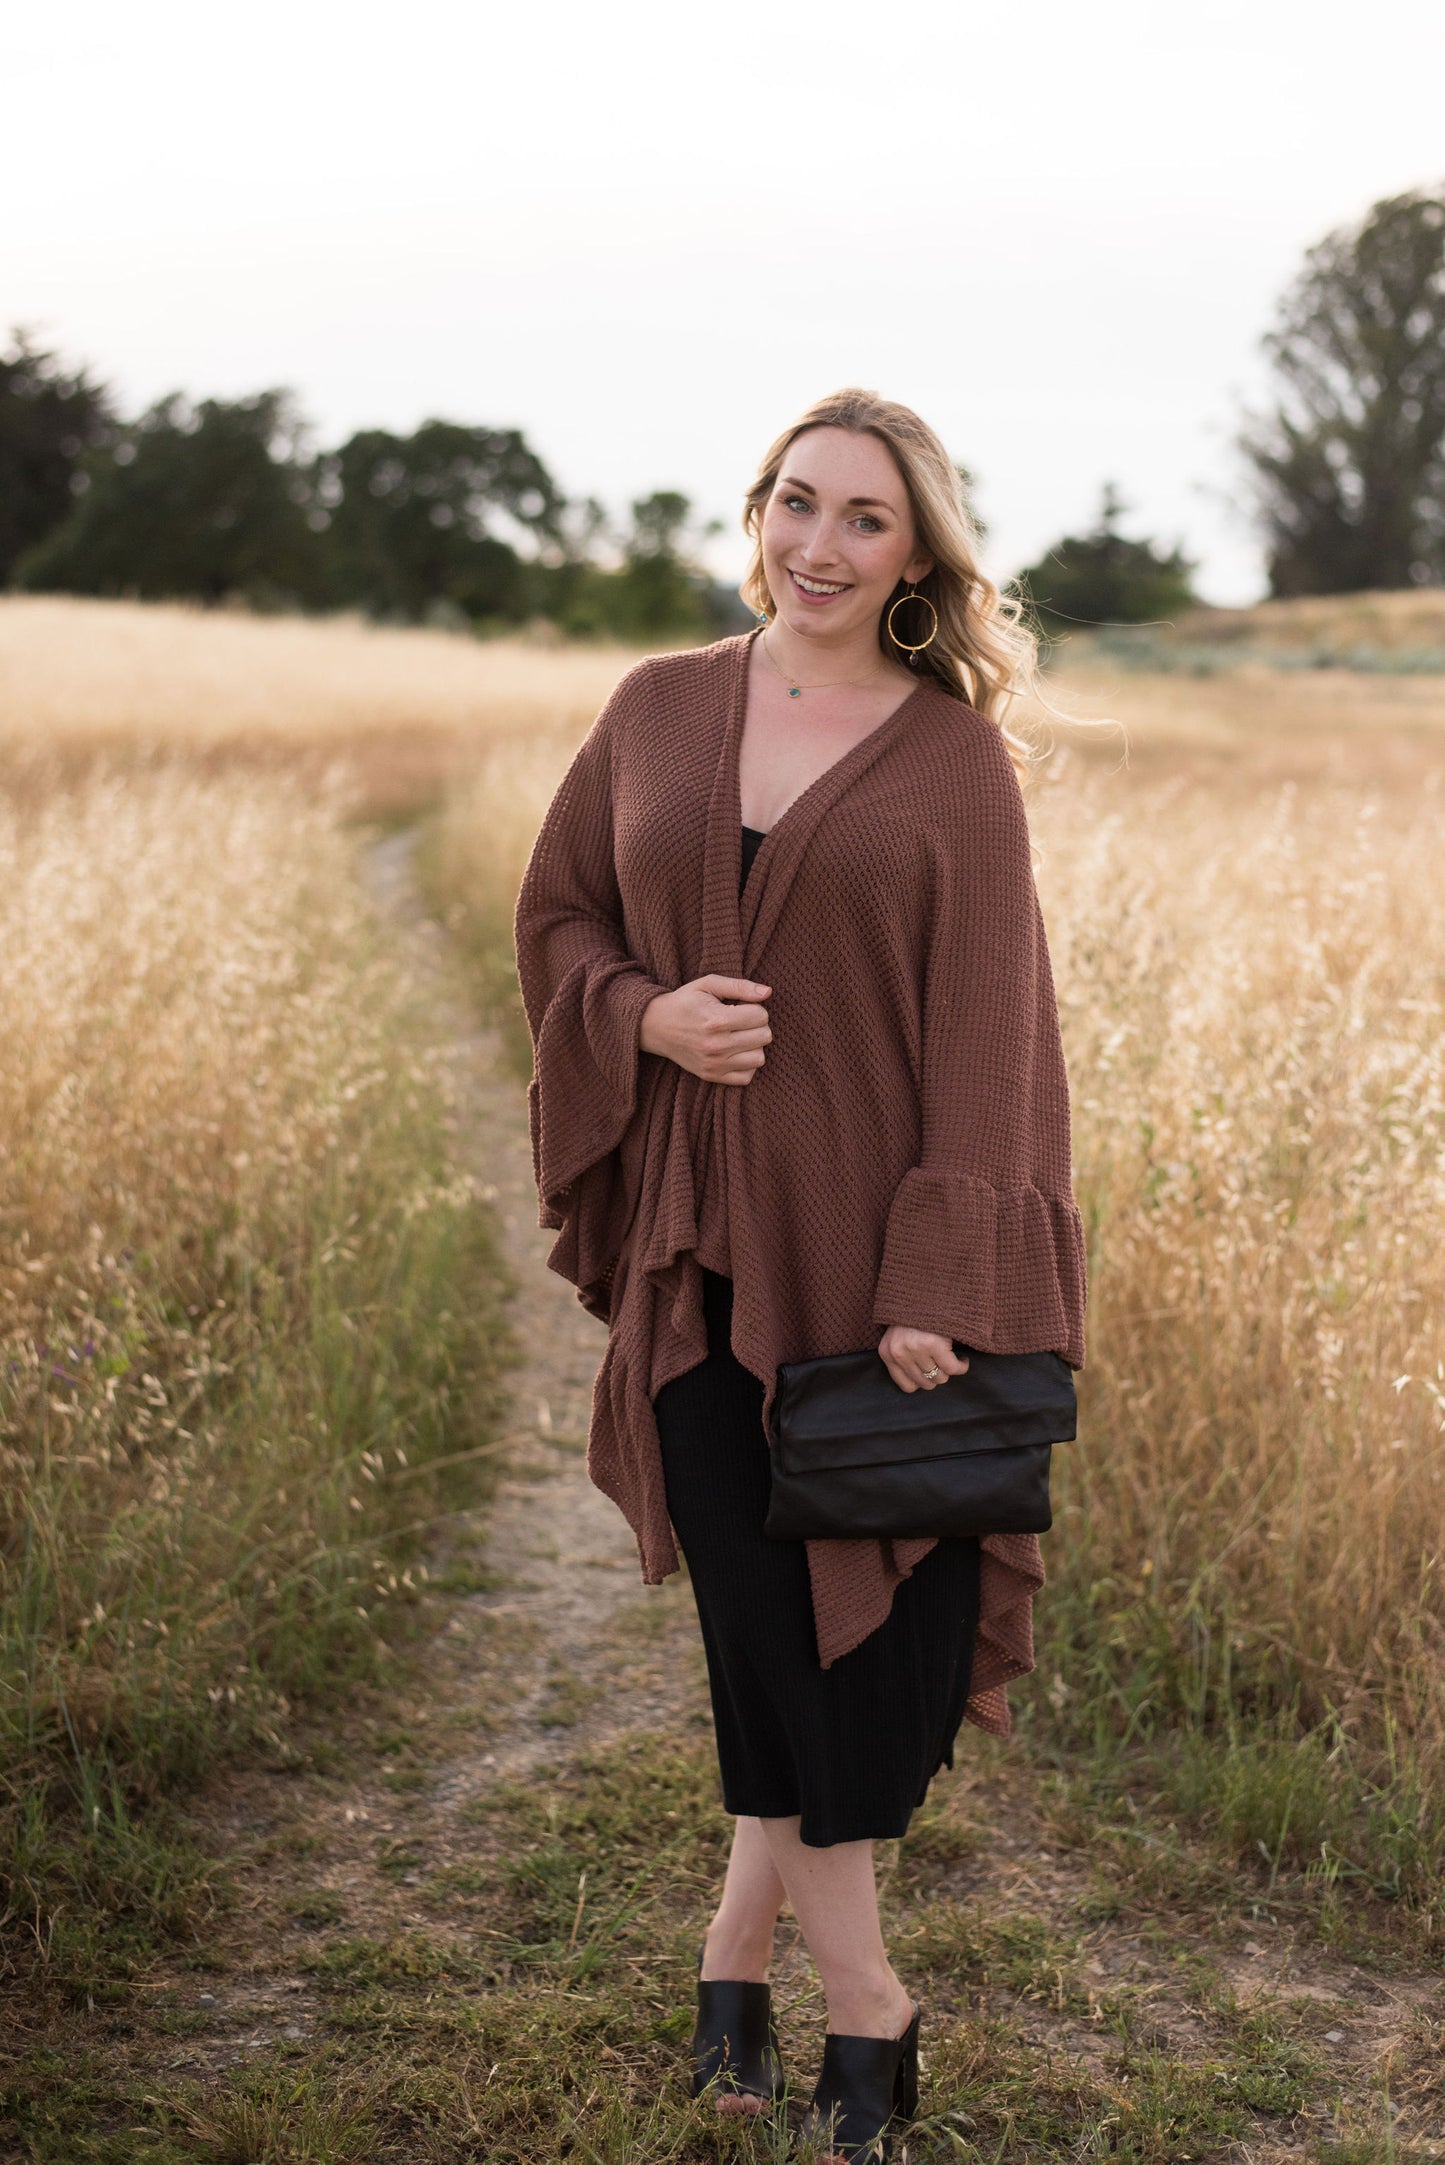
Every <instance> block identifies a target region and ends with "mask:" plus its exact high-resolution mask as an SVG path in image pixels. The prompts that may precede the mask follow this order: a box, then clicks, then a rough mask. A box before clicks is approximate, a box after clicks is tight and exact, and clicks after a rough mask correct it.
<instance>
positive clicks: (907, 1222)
mask: <svg viewBox="0 0 1445 2165" xmlns="http://www.w3.org/2000/svg"><path fill="white" fill-rule="evenodd" d="M1084 1294H1085V1263H1084V1228H1083V1223H1082V1221H1081V1219H1080V1217H1079V1212H1078V1207H1077V1205H1076V1204H1075V1203H1074V1200H1073V1198H1072V1196H1055V1195H1048V1194H1045V1193H1044V1192H1043V1190H1042V1189H1039V1188H1035V1187H1021V1188H998V1187H995V1186H994V1184H993V1183H992V1181H988V1180H983V1179H980V1178H978V1177H977V1176H976V1175H974V1174H971V1173H951V1172H939V1171H933V1170H929V1169H926V1168H924V1167H923V1166H914V1167H913V1168H912V1170H911V1171H910V1172H908V1173H906V1174H905V1175H904V1177H903V1179H902V1180H901V1181H900V1182H899V1184H898V1188H897V1190H896V1192H895V1194H894V1197H893V1203H892V1206H891V1208H890V1210H889V1213H888V1228H887V1232H886V1234H885V1236H884V1243H883V1260H882V1266H881V1268H880V1270H879V1273H878V1285H877V1291H876V1294H875V1296H874V1301H873V1321H874V1322H875V1323H876V1324H878V1325H879V1326H880V1327H881V1328H883V1329H886V1328H887V1327H888V1325H889V1324H892V1323H900V1324H904V1325H907V1326H908V1327H909V1328H910V1329H913V1330H920V1331H936V1332H937V1333H938V1334H939V1336H940V1337H943V1338H953V1339H957V1340H958V1341H959V1342H960V1343H961V1344H963V1345H968V1346H974V1347H976V1348H977V1350H978V1351H979V1352H980V1353H1045V1352H1054V1353H1061V1354H1062V1355H1063V1357H1064V1359H1065V1360H1066V1361H1067V1362H1068V1363H1069V1365H1070V1366H1071V1367H1072V1368H1082V1367H1083V1365H1084V1322H1083V1318H1084Z"/></svg>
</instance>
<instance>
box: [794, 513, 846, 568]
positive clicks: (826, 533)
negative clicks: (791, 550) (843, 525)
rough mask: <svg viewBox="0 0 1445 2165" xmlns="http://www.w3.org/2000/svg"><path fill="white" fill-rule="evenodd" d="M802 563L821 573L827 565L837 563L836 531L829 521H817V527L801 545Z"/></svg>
mask: <svg viewBox="0 0 1445 2165" xmlns="http://www.w3.org/2000/svg"><path fill="white" fill-rule="evenodd" d="M802 557H803V562H804V563H805V564H812V565H815V566H816V567H817V569H818V570H819V571H822V570H823V569H824V568H825V567H826V566H827V565H829V564H836V563H837V562H838V561H839V549H838V534H837V529H836V528H835V527H834V525H833V523H832V521H831V520H829V519H819V521H818V523H817V525H816V526H815V527H814V528H813V531H812V532H811V534H809V536H808V538H807V540H806V541H805V542H804V544H803V549H802Z"/></svg>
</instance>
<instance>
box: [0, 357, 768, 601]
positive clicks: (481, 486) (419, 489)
mask: <svg viewBox="0 0 1445 2165" xmlns="http://www.w3.org/2000/svg"><path fill="white" fill-rule="evenodd" d="M309 437H310V432H309V430H308V428H307V426H306V423H305V421H304V419H303V417H302V415H301V414H300V412H299V410H298V408H297V406H296V403H295V400H294V398H293V397H292V395H291V394H290V393H289V392H287V391H284V390H268V391H261V392H258V393H256V394H255V395H254V396H253V397H249V398H240V399H231V400H226V399H202V400H200V401H198V402H195V403H192V402H191V401H190V400H188V399H187V398H185V397H184V396H183V395H182V394H181V393H179V392H173V393H171V394H170V395H169V396H168V397H166V398H162V399H159V400H157V402H156V403H155V404H154V405H153V406H150V407H149V408H147V410H146V411H145V412H144V413H142V414H140V415H139V416H137V417H136V418H134V419H129V420H127V419H123V418H122V417H121V416H120V415H119V414H118V413H117V411H116V407H115V403H114V400H113V397H112V395H111V393H110V391H109V390H108V388H107V387H106V386H105V385H104V384H102V383H99V382H97V381H96V380H95V379H94V378H93V377H92V376H90V375H89V374H88V373H87V372H86V371H85V370H67V369H66V368H65V367H64V366H63V365H62V364H61V362H60V361H59V360H58V358H57V357H56V356H55V355H54V354H53V353H50V352H47V351H44V350H42V349H41V348H40V347H39V346H37V345H36V344H35V343H34V341H33V340H31V339H30V338H28V337H27V336H26V335H25V334H24V333H23V332H17V333H16V335H15V340H14V345H13V349H12V350H11V351H10V352H9V353H8V354H7V355H5V356H4V357H0V584H4V585H8V586H11V587H14V588H19V589H23V590H29V591H32V592H48V593H71V594H94V595H111V596H136V597H139V598H141V599H147V600H160V599H168V600H174V599H178V598H179V599H191V600H198V601H202V602H220V601H223V600H227V599H230V598H232V597H240V598H243V599H245V600H247V601H249V602H251V603H252V604H253V605H255V606H259V607H263V608H264V607H272V608H288V609H307V610H328V609H360V610H363V611H365V612H366V614H368V615H369V616H372V617H375V618H376V619H378V620H379V621H382V622H402V623H408V622H413V623H414V622H423V621H430V622H441V623H456V624H470V625H476V626H481V627H488V626H493V627H498V628H500V627H502V626H505V625H509V624H519V623H524V622H527V621H529V620H531V619H533V618H536V617H545V618H550V619H552V620H553V621H554V622H556V623H557V624H558V625H560V626H561V627H562V628H563V629H564V630H565V631H567V632H569V633H573V634H578V635H585V634H611V635H615V636H617V637H622V638H647V637H649V636H653V635H657V634H672V633H679V632H680V633H687V632H696V633H699V634H703V633H706V632H708V631H709V630H713V629H717V628H722V627H723V626H724V625H727V626H729V627H730V626H731V624H732V623H733V622H734V621H735V620H737V619H738V618H739V616H740V617H741V620H742V621H744V622H745V621H747V618H746V612H744V611H743V610H742V605H741V603H740V602H739V601H738V600H737V598H736V596H730V595H729V594H728V593H727V591H726V590H725V589H724V590H723V591H722V592H721V593H720V592H719V591H718V590H717V587H716V584H715V582H714V581H713V580H712V579H710V578H709V576H708V575H707V573H706V572H705V571H703V570H702V569H701V568H700V567H699V565H698V563H697V561H696V551H697V544H698V542H699V541H700V540H701V539H702V538H703V533H704V532H705V531H706V530H705V529H701V528H699V526H698V523H697V521H696V520H695V519H694V516H693V511H692V506H691V504H690V502H689V500H688V498H687V497H686V496H684V495H683V494H681V493H680V492H679V491H676V490H667V489H664V490H659V491H657V492H655V493H654V494H653V495H651V496H646V497H641V498H639V499H638V500H637V501H636V502H635V503H634V504H633V505H632V507H631V517H630V523H629V524H628V526H627V527H626V528H625V530H624V531H622V532H621V533H620V534H614V533H613V532H612V530H611V528H610V525H609V522H608V519H607V515H606V512H605V511H604V509H603V507H602V506H601V505H600V504H598V503H596V502H594V501H592V500H587V501H583V502H580V503H578V502H572V501H569V500H568V499H567V498H566V497H565V496H564V495H563V493H562V491H561V490H560V489H559V488H558V486H557V483H556V482H555V481H554V479H553V477H552V475H551V474H550V473H549V472H548V470H547V468H546V466H545V465H544V463H543V461H542V460H541V459H540V458H539V457H538V455H537V453H536V452H535V451H534V450H533V449H532V448H531V446H530V445H529V444H528V443H527V441H526V439H525V437H524V436H523V435H522V433H521V431H520V430H518V429H502V428H487V427H479V426H475V425H473V424H470V423H467V422H460V421H445V420H429V421H424V422H423V423H422V425H421V427H420V428H417V429H414V430H412V431H411V432H410V433H408V434H404V435H403V434H397V433H394V432H393V431H391V430H388V429H361V430H358V431H357V432H356V433H355V434H354V435H352V436H350V437H349V438H348V439H347V440H346V442H345V443H343V444H340V445H338V446H336V447H335V448H334V449H323V450H316V449H314V448H312V446H311V444H310V441H309Z"/></svg>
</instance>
